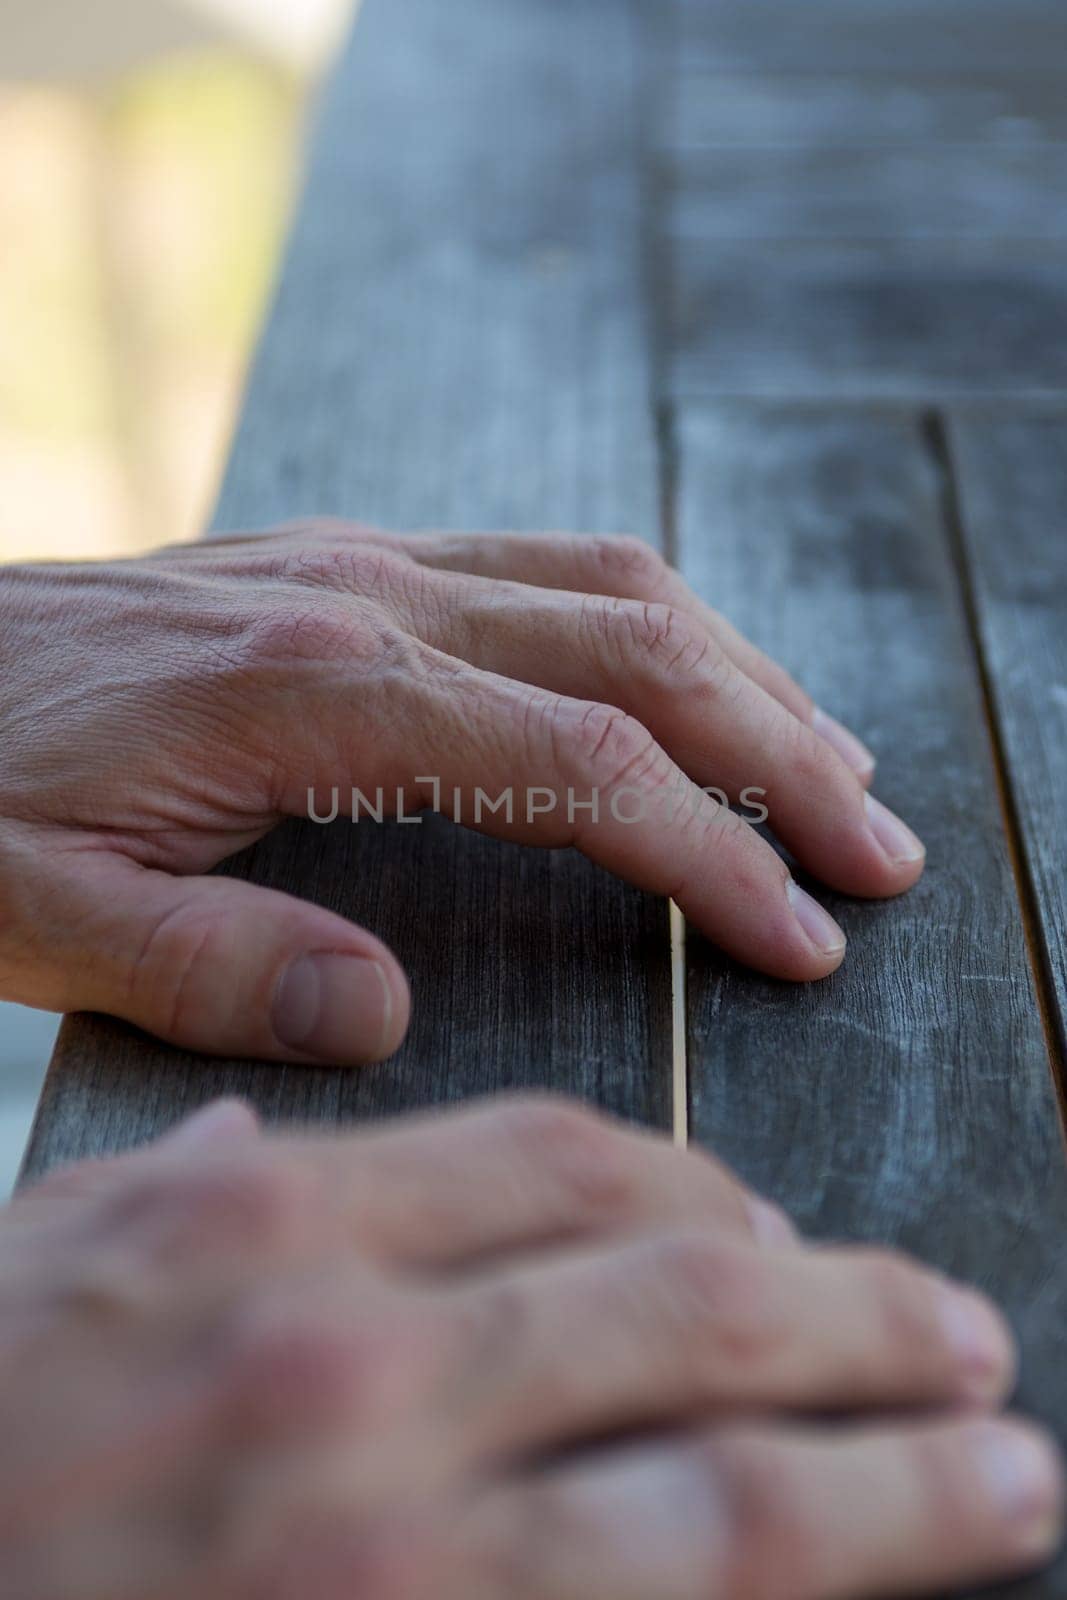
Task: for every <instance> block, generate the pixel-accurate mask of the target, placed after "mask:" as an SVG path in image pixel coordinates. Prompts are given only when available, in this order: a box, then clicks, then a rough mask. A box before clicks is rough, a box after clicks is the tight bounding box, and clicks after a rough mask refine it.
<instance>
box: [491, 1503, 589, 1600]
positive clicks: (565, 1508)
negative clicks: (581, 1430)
mask: <svg viewBox="0 0 1067 1600" xmlns="http://www.w3.org/2000/svg"><path fill="white" fill-rule="evenodd" d="M601 1539H602V1532H601V1529H600V1528H599V1527H598V1526H597V1525H596V1521H595V1518H594V1517H593V1516H592V1515H591V1513H590V1511H589V1510H588V1508H587V1506H586V1504H585V1502H584V1501H583V1499H582V1497H580V1496H578V1495H576V1494H573V1493H571V1492H569V1490H568V1488H567V1486H566V1485H565V1483H563V1482H553V1481H551V1480H550V1479H547V1478H546V1479H543V1480H542V1481H541V1482H539V1483H536V1484H532V1485H531V1486H530V1487H529V1489H528V1490H527V1491H526V1493H524V1494H523V1496H522V1498H521V1501H520V1502H519V1503H518V1504H517V1505H516V1506H515V1508H514V1510H513V1514H512V1515H511V1517H509V1518H508V1521H507V1526H506V1529H505V1530H504V1531H503V1532H502V1534H501V1536H500V1537H499V1538H498V1539H497V1540H495V1541H494V1545H493V1548H492V1550H491V1552H488V1553H487V1554H486V1558H485V1566H486V1567H488V1568H489V1569H490V1570H489V1571H488V1572H486V1573H484V1574H483V1575H484V1576H485V1577H486V1578H487V1579H488V1580H489V1581H488V1583H487V1588H486V1592H487V1593H491V1594H500V1595H508V1596H509V1597H510V1600H538V1597H540V1596H544V1595H548V1594H555V1593H557V1592H562V1591H557V1583H556V1582H555V1581H553V1578H554V1576H555V1577H556V1578H558V1576H559V1575H560V1574H561V1573H566V1572H567V1571H568V1568H569V1567H570V1566H571V1564H572V1563H573V1562H574V1561H575V1559H576V1558H577V1556H578V1554H579V1552H581V1553H582V1558H581V1560H580V1570H583V1571H590V1570H593V1569H594V1567H595V1560H594V1559H593V1558H594V1557H595V1552H596V1550H597V1547H598V1546H599V1545H600V1543H601Z"/></svg>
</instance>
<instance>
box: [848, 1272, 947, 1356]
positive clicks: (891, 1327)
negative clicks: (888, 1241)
mask: <svg viewBox="0 0 1067 1600" xmlns="http://www.w3.org/2000/svg"><path fill="white" fill-rule="evenodd" d="M863 1270H864V1274H865V1277H866V1281H867V1285H868V1293H869V1294H870V1295H871V1297H872V1299H873V1301H874V1304H875V1306H876V1307H877V1311H878V1314H879V1316H880V1318H881V1320H882V1323H883V1326H884V1327H885V1330H886V1335H887V1338H888V1341H889V1344H890V1347H891V1348H892V1349H893V1350H894V1351H900V1352H901V1353H902V1354H904V1355H908V1356H914V1355H915V1354H917V1353H919V1354H921V1353H922V1352H924V1351H928V1350H929V1348H930V1339H931V1335H933V1334H934V1331H935V1328H936V1327H937V1321H936V1312H935V1307H934V1293H933V1286H932V1284H931V1283H930V1282H929V1281H928V1279H927V1277H926V1274H925V1273H923V1272H922V1271H921V1270H920V1269H919V1268H918V1267H917V1266H916V1265H915V1263H914V1262H913V1261H911V1260H909V1259H908V1257H907V1256H906V1255H904V1254H903V1253H900V1252H897V1251H894V1250H875V1251H870V1252H868V1253H867V1254H866V1256H865V1258H864V1268H863ZM940 1345H941V1340H940V1339H937V1341H936V1347H937V1348H938V1349H939V1348H940Z"/></svg>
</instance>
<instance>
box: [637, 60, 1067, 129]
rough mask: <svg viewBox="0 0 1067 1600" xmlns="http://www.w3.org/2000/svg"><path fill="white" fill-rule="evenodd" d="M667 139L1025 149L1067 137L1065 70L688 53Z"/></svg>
mask: <svg viewBox="0 0 1067 1600" xmlns="http://www.w3.org/2000/svg"><path fill="white" fill-rule="evenodd" d="M663 109H664V114H665V115H664V127H663V130H662V133H661V139H662V141H663V143H664V144H665V145H666V146H667V148H669V149H678V150H685V149H690V148H699V147H700V146H702V145H718V144H730V145H739V144H748V145H754V146H758V145H800V146H805V145H825V144H828V143H834V144H842V143H845V144H854V145H876V146H877V145H895V146H902V145H903V146H915V145H925V144H927V143H929V142H931V141H940V140H951V141H953V142H957V143H966V144H970V143H976V142H981V143H983V144H988V145H991V146H992V147H993V149H994V150H995V151H996V150H1001V149H1003V150H1005V151H1010V150H1016V149H1019V148H1020V147H1022V148H1025V147H1028V146H1032V145H1035V144H1037V143H1039V142H1040V141H1042V140H1048V139H1063V138H1064V137H1065V136H1067V103H1065V101H1064V95H1063V89H1062V82H1061V79H1060V78H1059V77H1055V76H1051V77H1046V76H1035V75H1033V74H1028V75H1026V76H1021V75H1014V76H1013V75H1010V74H1009V75H1006V76H1000V75H998V74H996V73H995V72H991V73H989V74H988V75H986V76H978V75H972V76H970V77H966V78H934V77H930V76H928V75H927V76H922V77H917V76H916V77H907V76H899V75H898V76H893V75H886V76H884V77H871V76H855V75H845V74H838V75H836V76H827V75H826V68H825V67H823V68H820V69H819V70H818V71H815V72H811V73H796V72H794V73H791V74H790V73H788V72H768V71H766V70H765V71H755V72H738V71H734V70H731V69H730V68H728V67H726V68H720V67H717V66H716V65H715V63H714V62H713V61H712V62H707V63H705V64H704V65H703V66H702V65H700V64H699V63H695V62H693V61H691V60H689V59H687V58H685V57H684V56H683V57H682V58H681V60H680V61H678V63H677V69H676V81H675V84H674V92H673V93H672V94H671V95H670V96H669V97H668V98H667V100H666V101H665V104H664V108H663Z"/></svg>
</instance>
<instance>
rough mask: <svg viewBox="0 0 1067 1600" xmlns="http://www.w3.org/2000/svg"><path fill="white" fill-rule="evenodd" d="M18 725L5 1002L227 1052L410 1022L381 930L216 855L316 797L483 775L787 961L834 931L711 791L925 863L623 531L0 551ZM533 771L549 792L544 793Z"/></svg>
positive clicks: (371, 1043)
mask: <svg viewBox="0 0 1067 1600" xmlns="http://www.w3.org/2000/svg"><path fill="white" fill-rule="evenodd" d="M816 729H821V730H822V732H821V734H820V732H818V731H816ZM0 736H2V737H0V902H2V903H3V905H4V907H5V915H4V918H3V921H2V923H0V995H3V997H4V998H7V999H12V1000H21V1001H23V1002H24V1003H26V1004H30V1005H38V1006H44V1007H47V1008H50V1009H53V1010H57V1011H71V1010H95V1011H105V1012H111V1013H113V1014H115V1015H118V1016H122V1017H125V1018H127V1019H128V1020H130V1021H132V1022H135V1023H137V1024H139V1025H140V1026H142V1027H144V1028H146V1029H147V1030H149V1031H150V1032H153V1033H155V1034H158V1035H160V1036H162V1037H164V1038H167V1039H170V1040H172V1041H174V1042H176V1043H179V1044H182V1045H185V1046H187V1047H190V1048H193V1049H198V1050H206V1051H213V1052H217V1053H221V1054H244V1055H252V1056H256V1057H266V1058H274V1059H287V1060H329V1061H335V1062H352V1061H360V1060H373V1059H379V1058H381V1057H383V1056H385V1055H388V1054H389V1053H390V1052H391V1051H392V1050H393V1049H395V1047H396V1046H397V1044H398V1043H399V1041H400V1039H401V1038H402V1037H403V1034H404V1031H405V1028H406V1024H407V1016H408V1007H409V1000H408V992H407V985H406V982H405V978H404V974H403V972H402V970H401V969H400V967H399V965H398V963H397V962H396V960H395V958H394V957H393V956H392V955H391V953H390V952H389V951H388V950H386V949H385V947H384V946H383V945H382V944H381V943H380V941H378V940H376V939H375V938H374V937H373V936H372V935H371V934H370V933H369V932H365V931H364V930H362V929H360V928H357V927H355V926H353V925H352V924H351V923H349V922H347V921H345V920H344V919H342V918H340V917H337V916H334V915H332V914H331V913H329V912H328V911H326V910H324V909H322V908H319V907H316V906H312V905H309V904H306V903H304V902H301V901H297V900H294V899H292V898H290V897H288V896H285V895H282V894H278V893H273V892H270V891H268V890H266V889H264V888H260V887H255V886H252V885H249V884H246V883H239V882H235V881H230V880H227V879H224V878H214V877H212V878H208V877H203V876H201V875H202V874H204V873H205V872H207V871H208V869H210V868H211V867H213V866H215V865H216V864H217V863H218V862H219V861H220V860H222V859H223V858H224V857H225V856H227V855H229V854H232V853H233V852H235V851H237V850H238V849H240V848H242V847H244V846H246V845H248V844H250V843H251V842H253V841H254V840H255V839H257V838H259V837H260V836H261V835H262V834H264V833H266V832H267V831H268V830H269V829H270V828H271V827H272V826H273V825H274V824H275V823H276V822H277V821H278V820H279V819H281V818H282V817H284V816H287V815H307V814H308V803H309V792H313V793H314V794H315V796H316V804H317V806H318V808H319V809H320V810H322V809H324V808H325V807H326V806H327V805H328V798H327V797H328V796H329V795H330V792H331V790H332V789H333V788H335V787H336V788H338V789H339V790H340V793H341V796H342V799H341V811H342V814H343V813H344V812H345V811H346V810H347V809H348V805H349V796H350V792H351V789H352V788H353V787H357V788H359V789H361V790H362V791H363V793H364V794H365V795H366V796H368V797H370V798H371V803H372V804H373V803H374V800H375V796H376V791H379V790H380V791H382V794H383V800H384V808H385V810H386V811H390V810H393V809H395V806H396V803H397V799H398V798H399V800H400V803H401V804H402V805H403V806H404V809H405V811H406V812H407V814H408V815H410V814H412V813H413V812H415V811H416V810H417V809H418V808H419V807H420V806H422V805H426V804H427V803H430V802H432V800H433V798H434V796H435V794H436V793H437V792H439V793H440V797H441V805H442V809H446V810H449V809H450V808H451V804H452V794H453V791H454V790H456V789H458V790H459V791H460V792H461V796H462V816H463V819H464V820H467V821H473V820H474V817H473V810H474V806H475V804H476V801H477V796H476V790H479V789H480V790H482V791H484V792H485V794H486V795H487V796H488V797H489V799H490V800H495V799H496V798H498V797H499V795H500V794H501V793H502V792H503V791H507V790H511V791H513V794H514V797H515V801H514V811H513V820H512V821H510V822H509V821H508V819H507V816H506V812H504V811H497V812H493V811H489V810H484V809H483V812H482V816H481V819H480V821H479V822H477V823H476V825H478V826H481V827H482V828H483V829H485V830H486V831H488V832H491V833H494V834H498V835H506V836H508V837H514V838H518V839H523V840H526V841H528V842H530V843H531V844H540V845H550V846H559V845H566V844H575V845H577V846H578V847H579V848H580V849H581V850H583V851H584V852H585V853H586V854H587V855H589V856H591V857H592V858H593V859H594V860H595V861H597V862H599V863H601V864H602V865H603V866H605V867H608V868H610V869H611V870H612V871H614V872H617V873H619V874H620V875H621V876H623V877H625V878H627V879H628V880H630V881H631V882H632V883H635V884H638V885H640V886H641V887H643V888H645V889H648V890H652V891H655V892H656V893H659V894H663V895H671V896H672V897H673V898H675V899H676V900H677V901H678V903H679V904H680V906H681V907H682V909H683V911H684V912H685V913H686V915H687V916H688V917H689V918H690V919H691V920H692V921H693V923H694V924H695V925H696V926H697V927H698V928H699V929H700V930H701V931H702V932H703V933H705V934H706V935H707V936H708V937H709V938H711V939H713V940H715V941H716V942H717V943H718V944H720V945H721V946H722V947H723V948H724V949H726V950H728V951H729V952H730V953H731V954H732V955H734V956H736V957H737V958H738V959H740V960H742V961H745V962H748V963H750V964H751V965H753V966H756V967H759V968H761V969H762V970H764V971H767V972H770V973H774V974H777V975H779V976H781V977H785V978H792V979H806V978H816V977H819V976H822V975H824V974H825V973H827V972H829V971H831V970H832V969H833V968H834V967H836V966H837V965H838V963H839V962H840V961H841V959H842V955H843V952H844V936H843V935H842V934H841V932H840V930H839V929H838V928H837V926H836V924H835V923H834V922H832V920H831V919H830V918H829V916H828V915H827V914H826V913H825V912H824V911H823V910H822V909H821V908H820V907H819V906H818V905H817V904H816V902H815V901H814V900H812V899H810V898H809V897H808V896H807V895H806V894H805V893H803V891H801V890H800V889H799V888H798V887H797V885H796V884H795V883H794V882H793V880H792V878H791V876H790V873H789V871H788V868H787V866H786V865H785V863H784V862H783V861H782V860H781V859H780V857H779V856H778V855H777V854H776V853H775V851H774V850H773V849H772V848H771V847H770V845H769V844H767V843H766V842H765V841H764V839H762V838H761V837H760V836H759V835H758V834H757V833H756V831H755V830H754V829H753V828H752V827H751V826H749V825H748V823H747V822H745V821H743V820H741V818H740V817H739V816H738V815H737V814H736V813H735V812H732V811H730V810H729V809H728V808H727V807H726V806H725V805H723V804H720V803H718V801H717V800H716V799H714V798H709V797H708V796H707V795H705V794H704V793H703V792H702V787H703V786H714V787H717V788H719V789H720V790H721V791H723V793H724V794H725V795H727V796H729V797H730V798H731V799H736V798H737V797H738V796H742V797H745V796H746V794H747V793H750V792H752V791H757V792H758V793H759V795H761V796H763V798H761V799H754V800H750V802H749V803H751V804H758V805H763V806H766V808H767V809H768V811H769V814H770V822H771V825H772V827H773V828H774V830H775V832H776V833H777V835H778V837H779V838H780V839H781V841H782V842H783V843H784V844H785V845H786V846H787V847H788V848H789V849H790V850H791V851H792V853H793V854H794V855H795V856H796V858H797V859H798V860H799V861H800V863H801V864H802V865H803V866H804V867H806V868H807V869H808V870H809V871H810V872H812V873H813V874H815V875H816V876H817V877H820V878H821V879H823V880H824V881H825V882H826V883H828V884H831V885H833V886H834V887H835V888H837V889H839V890H843V891H845V892H848V893H852V894H858V895H889V894H895V893H897V892H899V891H900V890H902V889H905V888H907V887H908V885H909V884H911V883H912V882H913V881H914V879H915V878H916V877H917V876H918V875H919V873H920V872H921V870H922V846H921V845H920V844H919V842H918V840H916V839H915V838H914V835H911V834H909V833H908V831H907V830H906V829H904V827H903V824H901V823H899V822H898V821H897V820H896V819H894V818H892V817H891V816H890V814H889V813H888V812H886V811H885V809H884V808H882V807H879V806H878V805H877V804H876V803H875V802H873V801H871V800H870V799H869V797H868V796H867V795H866V794H865V791H864V787H863V784H864V781H865V780H866V779H867V778H869V775H870V768H871V766H872V762H871V760H870V758H869V756H868V755H867V754H866V753H865V752H864V750H863V747H862V746H860V745H859V744H858V743H857V742H856V741H855V740H853V739H851V736H850V735H848V734H847V733H845V731H844V730H843V729H841V728H839V727H837V726H836V725H835V724H832V723H830V722H829V721H828V720H827V719H825V718H822V717H821V716H819V715H817V714H816V713H815V712H814V709H813V707H812V705H811V702H810V700H809V699H808V698H807V697H806V696H805V695H804V694H803V693H802V691H801V690H800V689H799V688H797V686H796V685H795V684H794V683H793V682H792V681H791V679H790V678H788V677H787V675H786V674H785V673H784V672H783V671H782V670H781V668H779V667H777V666H776V665H775V664H774V663H773V662H771V661H769V660H768V659H767V658H766V657H765V656H763V655H761V654H760V653H759V652H758V651H757V650H755V649H754V648H753V647H752V646H751V645H750V644H748V643H747V642H746V641H745V640H744V639H742V638H741V637H740V636H739V635H738V634H736V633H735V632H734V631H733V630H732V629H731V628H730V627H729V625H728V624H727V623H726V622H725V621H724V620H723V619H722V618H721V617H719V616H718V615H717V614H716V613H714V612H712V611H711V610H709V609H708V608H707V607H706V606H704V605H703V604H702V602H701V601H699V600H698V599H697V598H696V597H695V596H694V595H693V594H692V593H691V592H690V591H689V590H688V589H687V588H686V586H685V585H684V584H683V582H682V580H681V579H680V578H679V577H678V576H677V574H675V573H673V572H671V571H670V570H669V569H668V568H667V567H665V566H664V564H663V563H662V561H660V559H659V557H658V556H656V555H655V553H654V552H653V551H652V550H650V549H649V548H648V547H646V546H644V545H641V544H639V543H638V542H636V541H633V540H609V539H598V538H590V539H572V538H564V537H544V538H517V537H512V538H506V537H504V538H501V537H496V538H491V537H484V538H478V537H474V536H445V535H442V536H430V535H427V536H418V537H409V538H399V537H389V536H387V535H385V534H380V533H373V532H370V531H368V530H366V529H361V528H357V527H353V526H352V525H348V524H338V523H316V524H312V525H310V526H304V527H300V528H297V529H292V530H288V531H286V530H282V531H280V532H278V533H275V534H272V535H269V536H257V535H248V536H235V537H233V538H230V539H225V540H219V541H216V542H212V543H210V544H206V545H196V546H190V547H178V548H173V549H168V550H163V551H159V552H157V553H156V554H154V555H151V556H147V557H143V558H140V559H137V560H128V561H119V562H112V563H107V564H101V565H87V566H47V565H43V566H27V567H12V568H7V569H3V570H0ZM531 789H539V790H540V791H541V797H540V799H539V800H536V801H534V802H532V803H533V804H535V805H537V804H539V805H541V806H542V807H547V802H546V801H545V799H544V796H545V795H546V794H550V795H552V796H555V797H557V801H556V803H555V804H554V805H553V806H552V808H551V809H547V808H546V809H542V810H541V811H540V812H539V813H538V814H529V813H528V811H527V807H528V806H529V805H530V804H531V802H530V800H529V796H528V793H527V791H529V790H531ZM594 791H595V792H596V793H597V794H598V795H599V797H600V815H599V818H598V819H597V820H594V819H593V818H592V816H591V813H590V812H589V810H588V809H587V804H588V801H589V798H590V796H591V794H592V793H593V792H594ZM568 795H570V796H572V797H573V799H574V802H575V808H574V809H573V811H572V813H571V814H570V815H568V811H569V805H568ZM524 797H525V798H524ZM616 801H618V804H616ZM635 819H636V820H635Z"/></svg>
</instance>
